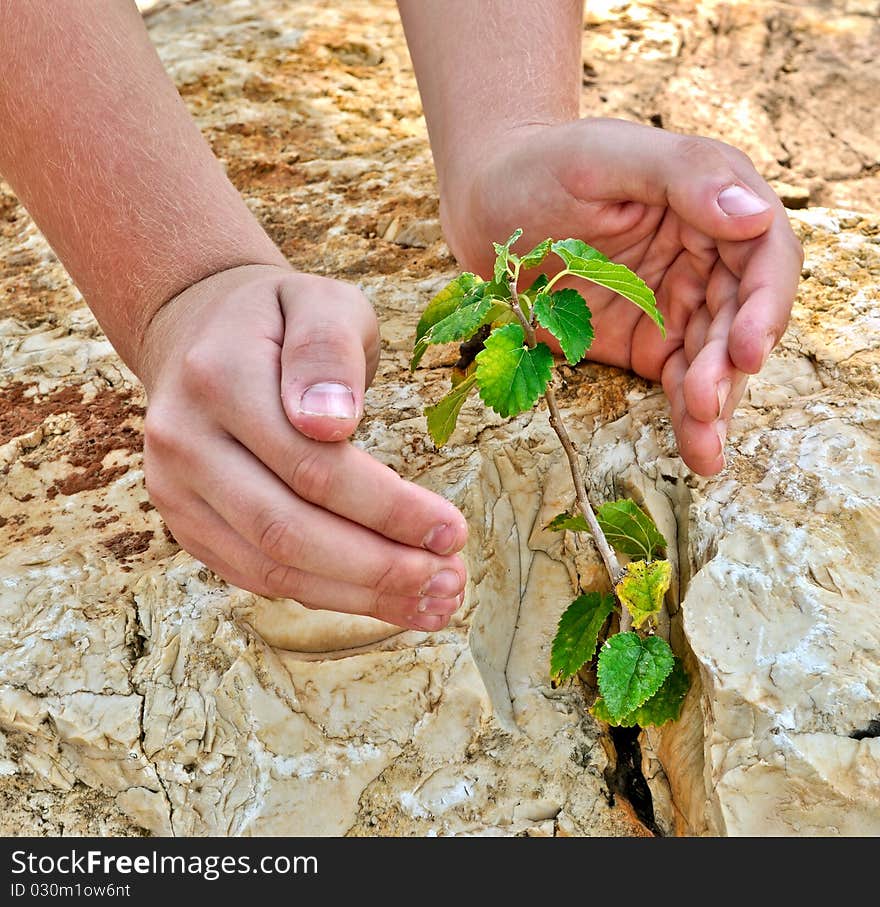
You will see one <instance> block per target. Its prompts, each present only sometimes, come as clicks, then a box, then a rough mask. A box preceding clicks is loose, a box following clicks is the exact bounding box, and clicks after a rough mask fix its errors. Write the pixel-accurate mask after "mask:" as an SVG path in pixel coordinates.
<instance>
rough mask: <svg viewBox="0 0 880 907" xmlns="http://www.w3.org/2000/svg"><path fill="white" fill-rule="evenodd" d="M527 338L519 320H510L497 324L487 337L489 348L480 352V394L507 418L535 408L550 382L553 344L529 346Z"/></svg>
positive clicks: (478, 364)
mask: <svg viewBox="0 0 880 907" xmlns="http://www.w3.org/2000/svg"><path fill="white" fill-rule="evenodd" d="M524 339H525V337H524V334H523V329H522V328H521V327H520V326H519V325H518V324H508V325H505V326H504V327H502V328H496V329H495V330H494V331H493V332H492V333H491V334H490V335H489V337H488V338H487V339H486V343H485V346H486V348H485V349H484V350H482V351H481V352H479V353H477V358H476V362H477V373H476V374H477V385H478V386H479V388H480V396H481V397H482V398H483V401H484V402H485V403H486V404H487V405H488V406H491V407H492V409H494V410H495V412H496V413H498V415H499V416H504V417H505V418H507V417H508V416H515V415H517V414H518V413H521V412H525V410H527V409H531V408H532V407H533V406H534V405H535V401H537V399H538V397H540V396H541V394H543V393H544V391H545V390H546V388H547V385H548V384H549V383H550V370H551V368H552V367H553V353H551V352H550V347H548V346H547V345H546V344H544V343H539V344H538V345H537V346H536V347H535V348H534V349H531V350H530V349H526V347H524V346H523V340H524Z"/></svg>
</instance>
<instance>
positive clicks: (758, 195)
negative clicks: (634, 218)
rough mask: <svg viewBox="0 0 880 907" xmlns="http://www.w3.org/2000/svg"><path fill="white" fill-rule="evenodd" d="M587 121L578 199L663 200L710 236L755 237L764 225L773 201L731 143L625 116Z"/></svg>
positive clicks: (661, 202)
mask: <svg viewBox="0 0 880 907" xmlns="http://www.w3.org/2000/svg"><path fill="white" fill-rule="evenodd" d="M585 125H588V126H589V130H590V131H589V141H588V148H587V149H586V153H585V154H584V153H583V149H582V153H581V154H580V155H579V156H578V157H579V158H580V161H581V162H582V166H581V167H580V168H579V169H580V170H581V173H580V178H579V179H577V180H576V182H577V184H578V194H579V195H581V197H583V198H585V199H589V200H590V201H600V200H601V201H617V202H620V201H630V202H641V203H643V204H646V205H653V206H663V207H665V206H668V207H670V208H671V209H672V210H673V211H675V212H676V213H677V214H678V215H679V216H680V217H681V218H682V220H683V221H685V223H687V224H689V225H691V226H692V227H695V228H696V229H697V230H699V231H701V232H702V233H705V234H707V235H708V236H711V237H713V238H715V239H721V240H732V241H737V240H745V239H753V238H755V237H756V236H760V235H761V234H762V233H765V232H766V231H767V230H768V229H769V227H770V224H771V223H772V221H773V213H774V207H778V205H779V202H778V199H777V198H776V195H775V194H774V192H773V190H772V189H771V188H770V187H769V186H768V185H767V183H766V182H764V180H763V179H762V178H761V177H760V175H759V174H758V172H757V170H755V168H754V166H753V165H752V163H751V161H750V160H749V159H748V157H747V156H746V155H745V154H743V153H742V152H741V151H739V150H737V149H736V148H733V147H731V146H730V145H725V144H724V143H723V142H719V141H716V140H714V139H708V138H702V137H697V136H689V135H679V134H677V133H674V132H666V131H665V130H662V129H656V128H654V127H651V126H642V125H640V124H638V123H630V122H626V121H623V120H607V119H605V120H593V121H585ZM569 166H571V165H570V164H569Z"/></svg>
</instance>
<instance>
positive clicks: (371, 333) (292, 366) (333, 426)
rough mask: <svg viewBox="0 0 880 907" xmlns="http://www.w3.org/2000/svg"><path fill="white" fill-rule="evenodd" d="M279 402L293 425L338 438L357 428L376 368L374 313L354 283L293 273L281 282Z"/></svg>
mask: <svg viewBox="0 0 880 907" xmlns="http://www.w3.org/2000/svg"><path fill="white" fill-rule="evenodd" d="M280 300H281V309H282V312H283V314H284V325H285V326H284V343H283V346H282V349H281V400H282V403H283V405H284V411H285V413H286V414H287V418H288V419H289V420H290V422H291V424H292V425H293V427H294V428H296V429H297V430H298V431H300V432H301V433H302V434H304V435H306V436H307V437H309V438H313V439H314V440H316V441H341V440H343V439H344V438H347V437H349V435H351V434H352V432H353V431H354V430H355V429H356V428H357V425H358V422H360V419H361V416H362V415H363V409H364V390H365V388H366V386H367V384H368V382H369V381H370V380H372V377H373V374H374V372H375V369H376V360H377V359H378V350H379V334H378V328H377V326H376V316H375V314H374V312H373V309H372V307H371V306H370V304H369V302H368V301H367V299H366V298H365V297H364V296H363V294H362V293H361V292H360V291H359V290H358V289H357V288H356V287H354V286H351V285H350V284H345V283H342V282H340V281H337V280H329V279H327V278H324V277H314V276H311V275H299V274H298V275H294V276H291V277H290V278H288V279H287V280H286V281H285V282H284V283H283V284H282V286H281V292H280Z"/></svg>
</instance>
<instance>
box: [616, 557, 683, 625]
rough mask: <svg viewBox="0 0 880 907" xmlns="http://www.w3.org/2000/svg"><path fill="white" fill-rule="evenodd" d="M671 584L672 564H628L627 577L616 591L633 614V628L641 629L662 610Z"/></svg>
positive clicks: (656, 562) (634, 562) (663, 562)
mask: <svg viewBox="0 0 880 907" xmlns="http://www.w3.org/2000/svg"><path fill="white" fill-rule="evenodd" d="M671 582H672V564H670V563H669V561H632V562H631V563H629V564H627V565H626V574H625V576H624V577H623V579H621V580H620V582H619V583H618V584H617V585H616V586H615V587H614V591H615V592H616V593H617V597H618V598H619V599H620V601H621V602H622V603H623V604H624V605H625V606H626V607H627V609H628V610H629V613H630V614H631V615H632V619H633V626H634V627H641V626H642V624H643V623H644V622H645V621H646V620H648V618H650V617H651V616H652V615H654V614H656V613H657V612H658V611H659V610H660V609H661V608H662V607H663V597H664V596H665V595H666V590H667V589H668V588H669V586H670V583H671Z"/></svg>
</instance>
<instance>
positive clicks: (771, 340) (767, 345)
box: [761, 334, 776, 368]
mask: <svg viewBox="0 0 880 907" xmlns="http://www.w3.org/2000/svg"><path fill="white" fill-rule="evenodd" d="M774 346H776V338H775V337H774V336H773V335H772V334H768V335H767V339H766V340H765V341H764V352H763V354H762V358H761V368H763V367H764V366H765V365H766V364H767V360H768V359H769V358H770V354H771V353H772V352H773V347H774Z"/></svg>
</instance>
